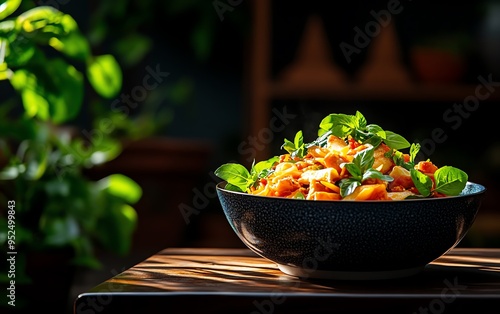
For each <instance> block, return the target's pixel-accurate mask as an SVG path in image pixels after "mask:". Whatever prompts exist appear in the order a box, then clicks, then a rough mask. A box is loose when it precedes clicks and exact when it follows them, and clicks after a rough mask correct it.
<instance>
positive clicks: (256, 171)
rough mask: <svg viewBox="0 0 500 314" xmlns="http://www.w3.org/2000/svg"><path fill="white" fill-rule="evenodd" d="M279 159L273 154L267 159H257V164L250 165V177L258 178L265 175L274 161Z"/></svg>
mask: <svg viewBox="0 0 500 314" xmlns="http://www.w3.org/2000/svg"><path fill="white" fill-rule="evenodd" d="M278 160H279V157H278V156H274V157H272V158H269V159H268V160H263V161H259V162H258V163H257V164H255V165H254V166H252V169H251V171H250V173H251V174H252V177H253V178H254V179H255V180H257V179H258V178H262V177H265V176H267V174H268V173H269V172H270V171H271V170H270V168H271V167H272V166H273V165H274V163H275V162H277V161H278Z"/></svg>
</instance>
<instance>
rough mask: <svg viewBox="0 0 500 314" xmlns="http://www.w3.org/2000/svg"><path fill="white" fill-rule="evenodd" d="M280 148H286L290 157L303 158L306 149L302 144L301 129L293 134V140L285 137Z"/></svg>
mask: <svg viewBox="0 0 500 314" xmlns="http://www.w3.org/2000/svg"><path fill="white" fill-rule="evenodd" d="M281 148H282V149H284V150H286V151H287V152H288V153H289V154H290V155H291V156H292V157H299V158H303V157H304V156H305V155H306V154H307V149H306V146H305V144H304V136H303V135H302V131H298V132H297V134H295V138H294V139H293V142H291V141H289V140H287V139H286V138H285V143H283V145H282V146H281Z"/></svg>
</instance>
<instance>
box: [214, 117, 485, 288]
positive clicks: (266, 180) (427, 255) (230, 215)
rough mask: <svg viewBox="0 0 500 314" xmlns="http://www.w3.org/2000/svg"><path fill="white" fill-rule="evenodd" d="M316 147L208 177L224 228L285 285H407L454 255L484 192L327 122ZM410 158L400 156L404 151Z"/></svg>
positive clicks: (362, 129)
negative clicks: (404, 281) (319, 281)
mask: <svg viewBox="0 0 500 314" xmlns="http://www.w3.org/2000/svg"><path fill="white" fill-rule="evenodd" d="M318 133H319V134H318V138H317V139H316V140H314V141H313V142H311V143H308V144H305V143H304V140H303V137H302V132H300V131H299V132H297V134H296V136H295V138H294V141H293V142H292V141H289V140H285V141H284V144H283V146H282V147H283V149H285V150H286V151H287V153H285V154H283V155H280V156H275V157H272V158H270V159H269V160H264V161H260V162H258V163H254V164H253V165H252V167H251V169H250V171H249V170H247V169H246V168H245V167H244V166H242V165H240V164H236V163H228V164H224V165H221V166H220V167H219V168H218V169H217V170H216V171H215V174H216V175H217V176H219V177H220V178H221V179H223V180H224V181H223V182H221V183H219V184H218V185H217V194H218V196H219V200H220V202H221V205H222V208H223V210H224V214H225V215H226V218H227V220H228V222H229V224H230V225H231V227H232V228H233V230H234V231H235V233H236V234H237V236H238V237H239V238H240V239H241V240H242V242H243V243H244V244H245V245H246V246H247V247H248V248H250V249H251V250H252V251H253V252H255V253H257V254H259V255H260V256H262V257H264V258H267V259H269V260H271V261H273V262H275V263H276V264H277V266H278V267H279V269H280V270H281V271H282V272H283V273H285V274H288V275H292V276H298V277H301V278H323V279H340V280H372V279H392V278H399V277H404V276H410V275H413V274H416V273H418V272H420V271H421V270H423V269H424V268H425V266H426V265H427V264H429V263H430V262H432V261H433V260H435V259H436V258H438V257H440V256H441V255H443V254H445V253H446V252H447V251H449V250H450V249H452V248H453V247H455V246H456V245H457V244H458V243H459V242H460V241H461V240H462V238H463V237H464V236H465V235H466V233H467V231H468V230H469V229H470V227H471V226H472V224H473V222H474V220H475V217H476V214H477V211H478V209H479V207H480V205H481V201H482V196H483V194H484V192H485V191H486V189H485V187H484V186H482V185H480V184H477V183H473V182H469V181H468V176H467V174H466V173H465V172H464V171H462V170H460V169H458V168H455V167H452V166H443V167H437V166H436V165H434V164H433V163H432V162H431V161H430V160H428V159H427V160H423V161H418V162H417V160H416V159H417V157H418V152H419V145H418V144H410V143H409V142H408V141H407V140H406V139H404V138H403V137H402V136H400V135H398V134H395V133H393V132H390V131H387V130H383V129H382V128H381V127H379V126H377V125H373V124H372V125H369V124H367V123H366V120H365V118H364V117H363V115H362V114H361V113H359V112H357V113H356V114H355V115H344V114H331V115H329V116H327V117H325V118H324V119H323V120H322V121H321V124H320V130H319V132H318ZM406 148H408V149H409V152H408V153H403V152H402V150H403V149H406Z"/></svg>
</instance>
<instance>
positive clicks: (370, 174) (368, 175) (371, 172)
mask: <svg viewBox="0 0 500 314" xmlns="http://www.w3.org/2000/svg"><path fill="white" fill-rule="evenodd" d="M366 179H380V180H384V181H387V182H391V181H393V180H394V178H393V177H391V176H389V175H385V174H383V173H382V172H380V171H378V170H376V169H373V168H370V169H368V170H366V172H365V173H363V179H362V180H361V181H365V180H366Z"/></svg>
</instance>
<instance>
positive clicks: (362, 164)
mask: <svg viewBox="0 0 500 314" xmlns="http://www.w3.org/2000/svg"><path fill="white" fill-rule="evenodd" d="M319 127H320V128H319V131H318V136H319V137H318V138H317V139H315V140H314V141H312V142H310V143H305V142H304V138H303V133H302V131H298V132H297V134H296V135H295V138H294V140H293V142H292V141H290V140H287V139H285V141H284V144H283V146H282V148H283V149H284V150H286V151H287V153H285V154H282V155H280V156H274V157H272V158H270V159H268V160H265V161H261V162H259V163H257V164H254V165H252V167H251V169H250V171H248V170H247V169H246V168H245V167H244V166H243V165H240V164H236V163H228V164H224V165H222V166H220V167H219V168H218V169H217V170H216V171H215V174H216V175H217V176H218V177H220V178H222V179H223V180H225V181H227V183H228V184H227V185H226V189H230V190H234V191H241V192H245V193H248V194H254V195H260V196H273V197H285V198H298V199H307V200H356V201H366V200H402V199H409V198H418V197H426V198H437V197H446V196H455V195H458V194H460V192H462V190H463V189H464V187H465V184H466V183H467V181H468V175H467V173H465V172H464V171H462V170H460V169H458V168H456V167H453V166H448V165H447V166H443V167H437V166H436V165H435V164H434V163H433V162H432V161H430V160H429V159H427V160H422V161H417V160H416V159H417V156H418V154H419V150H420V145H419V144H418V143H413V144H410V143H409V142H408V141H407V140H406V139H405V138H404V137H402V136H401V135H398V134H396V133H394V132H391V131H388V130H384V129H382V128H381V127H380V126H378V125H376V124H368V123H367V121H366V119H365V117H364V116H363V115H362V114H361V113H360V112H359V111H358V112H356V114H355V115H346V114H330V115H328V116H326V117H325V118H324V119H323V120H322V121H321V123H320V126H319ZM407 148H409V152H407V153H403V152H402V150H403V149H407Z"/></svg>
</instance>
